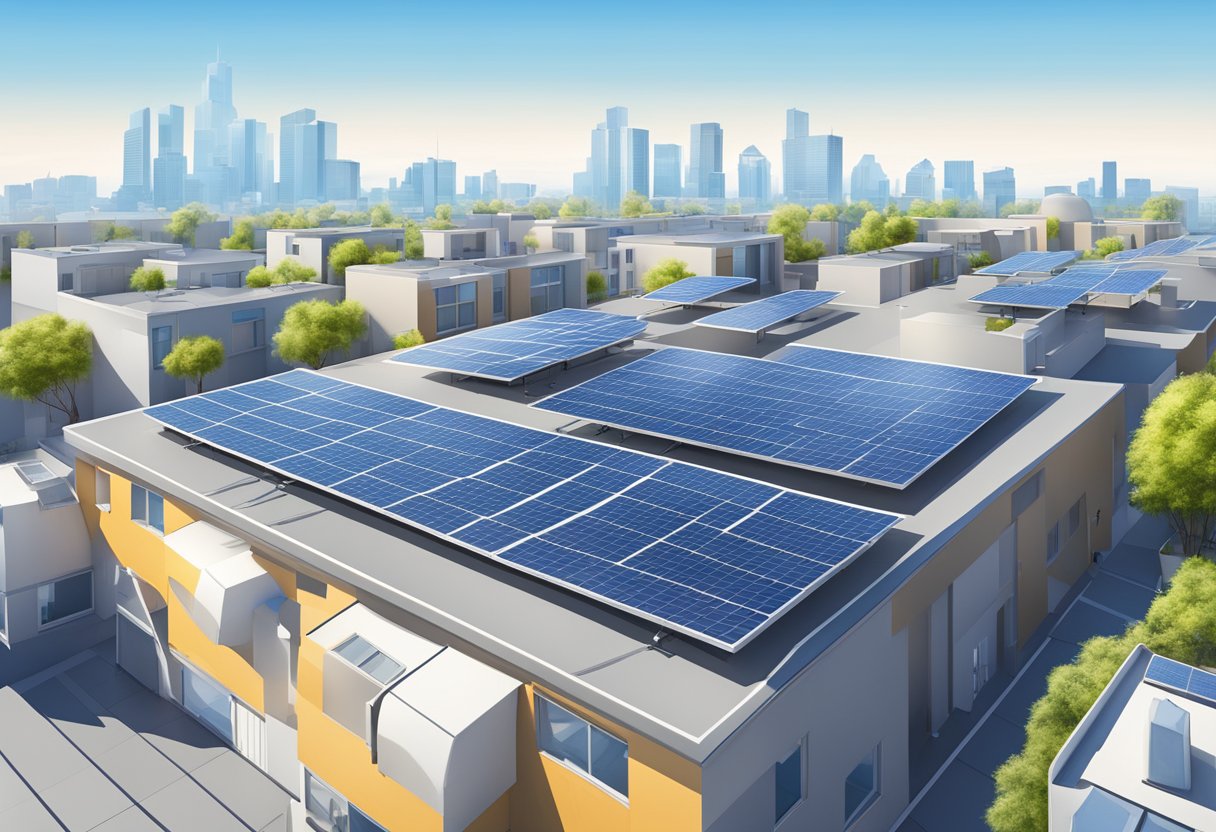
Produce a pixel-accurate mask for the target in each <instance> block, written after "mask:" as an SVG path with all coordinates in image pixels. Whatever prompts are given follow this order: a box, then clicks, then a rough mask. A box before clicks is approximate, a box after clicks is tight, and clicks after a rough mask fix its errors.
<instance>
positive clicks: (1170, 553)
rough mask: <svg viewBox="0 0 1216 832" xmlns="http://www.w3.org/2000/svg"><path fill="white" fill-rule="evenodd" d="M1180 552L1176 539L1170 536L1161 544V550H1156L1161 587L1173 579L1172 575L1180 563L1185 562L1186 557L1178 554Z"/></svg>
mask: <svg viewBox="0 0 1216 832" xmlns="http://www.w3.org/2000/svg"><path fill="white" fill-rule="evenodd" d="M1180 551H1182V550H1181V548H1180V547H1179V546H1178V538H1177V537H1176V536H1174V535H1171V536H1170V538H1169V539H1168V540H1166V541H1165V542H1164V543H1162V544H1161V548H1160V549H1158V550H1157V557H1158V558H1160V560H1161V585H1162V586H1165V585H1166V584H1168V583H1169V582H1170V581H1172V580H1173V579H1174V573H1175V572H1177V571H1178V568H1179V567H1180V566H1182V562H1183V561H1184V560H1186V555H1181V554H1178V552H1180Z"/></svg>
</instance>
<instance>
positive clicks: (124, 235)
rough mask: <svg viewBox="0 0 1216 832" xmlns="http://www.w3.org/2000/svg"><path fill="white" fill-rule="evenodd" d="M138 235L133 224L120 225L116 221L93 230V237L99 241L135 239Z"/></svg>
mask: <svg viewBox="0 0 1216 832" xmlns="http://www.w3.org/2000/svg"><path fill="white" fill-rule="evenodd" d="M137 236H138V235H137V234H136V233H135V229H134V228H132V227H131V226H129V225H118V224H117V223H114V222H107V223H106V224H105V225H103V226H101V227H100V228H98V229H96V230H95V231H94V232H93V239H94V240H96V241H97V242H99V243H108V242H110V241H111V240H134V239H135V238H136V237H137Z"/></svg>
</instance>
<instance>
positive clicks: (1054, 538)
mask: <svg viewBox="0 0 1216 832" xmlns="http://www.w3.org/2000/svg"><path fill="white" fill-rule="evenodd" d="M1059 554H1060V524H1059V523H1056V524H1055V525H1054V526H1052V527H1051V528H1050V529H1048V530H1047V562H1048V563H1051V562H1052V561H1053V560H1055V559H1056V556H1057V555H1059Z"/></svg>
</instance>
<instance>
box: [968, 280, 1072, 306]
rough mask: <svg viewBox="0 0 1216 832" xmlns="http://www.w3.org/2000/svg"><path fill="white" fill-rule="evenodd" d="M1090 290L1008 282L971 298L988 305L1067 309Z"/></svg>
mask: <svg viewBox="0 0 1216 832" xmlns="http://www.w3.org/2000/svg"><path fill="white" fill-rule="evenodd" d="M1088 295H1089V292H1088V291H1087V290H1086V289H1084V288H1083V287H1077V286H1044V285H1043V284H1042V283H1016V284H1009V283H1006V284H1005V285H1004V286H994V287H993V288H991V289H988V290H987V291H984V292H980V293H979V294H978V295H975V296H974V297H972V298H970V301H971V302H972V303H982V304H985V305H987V306H1017V307H1021V308H1023V309H1066V308H1067V307H1069V306H1071V305H1072V304H1074V303H1076V302H1077V301H1079V300H1081V299H1082V298H1085V297H1087V296H1088Z"/></svg>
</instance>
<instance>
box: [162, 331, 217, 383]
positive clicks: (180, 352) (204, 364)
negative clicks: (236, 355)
mask: <svg viewBox="0 0 1216 832" xmlns="http://www.w3.org/2000/svg"><path fill="white" fill-rule="evenodd" d="M163 366H164V368H165V372H166V373H168V374H169V375H171V376H173V377H174V378H180V379H186V380H190V381H193V382H194V384H195V392H196V393H201V392H203V379H204V378H205V377H207V376H209V375H210V374H211V373H214V372H215V371H216V370H218V369H219V368H220V367H222V366H224V345H223V344H222V343H221V342H220V341H219V340H218V339H216V338H212V337H211V336H210V335H192V336H190V337H187V338H183V339H181V340H180V341H178V342H177V343H176V344H174V345H173V349H171V350H169V354H168V355H166V356H165V360H164V363H163Z"/></svg>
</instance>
